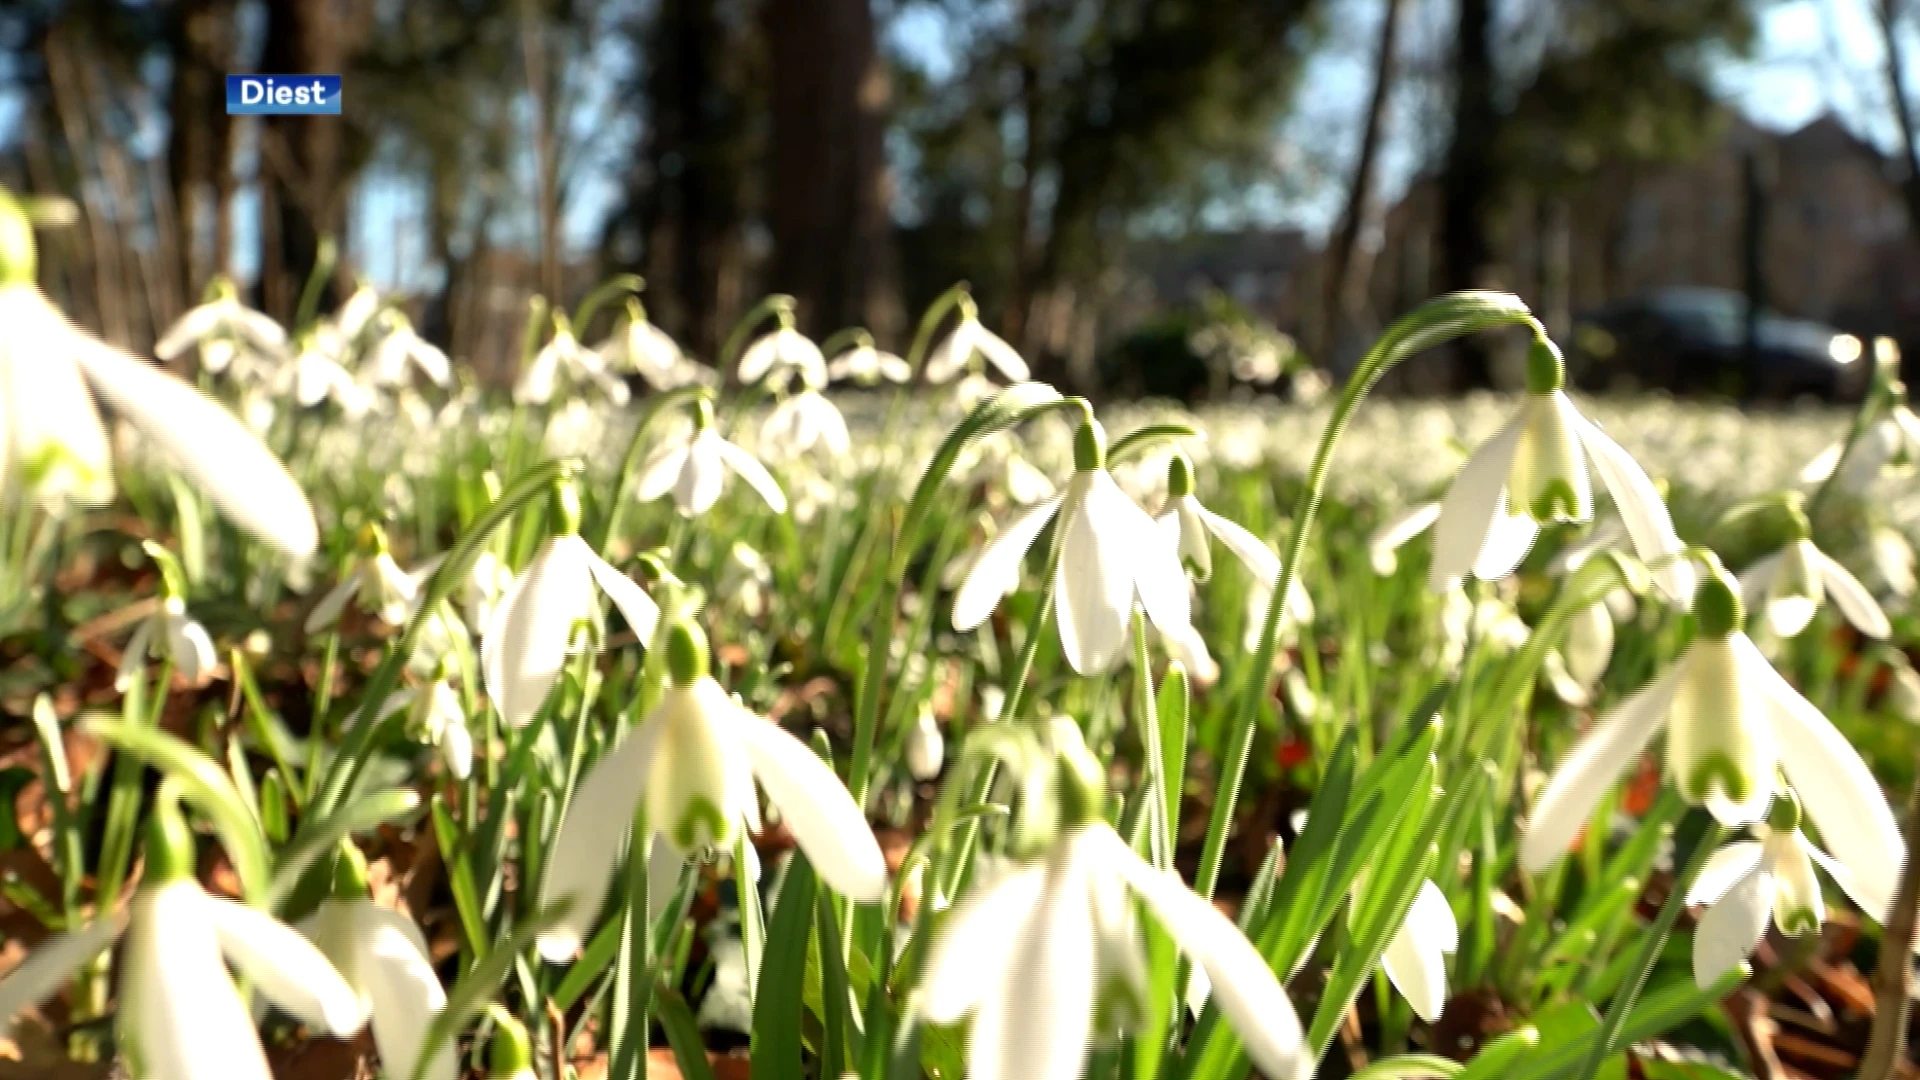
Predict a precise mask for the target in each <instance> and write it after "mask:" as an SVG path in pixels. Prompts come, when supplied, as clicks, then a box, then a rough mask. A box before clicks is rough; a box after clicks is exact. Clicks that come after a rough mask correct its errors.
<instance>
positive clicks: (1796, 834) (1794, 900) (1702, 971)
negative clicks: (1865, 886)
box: [1687, 789, 1883, 988]
mask: <svg viewBox="0 0 1920 1080" xmlns="http://www.w3.org/2000/svg"><path fill="white" fill-rule="evenodd" d="M1767 817H1768V820H1767V821H1766V822H1765V823H1756V824H1754V825H1753V826H1752V829H1753V833H1754V835H1755V836H1756V837H1758V839H1756V840H1742V841H1737V842H1735V843H1731V844H1728V845H1727V846H1725V847H1723V848H1721V849H1720V850H1718V851H1716V852H1714V853H1713V854H1712V855H1710V856H1708V857H1707V863H1706V865H1705V866H1703V867H1701V869H1700V876H1699V877H1697V878H1695V879H1694V882H1693V887H1692V888H1690V889H1688V890H1687V903H1689V904H1692V905H1694V906H1696V907H1698V906H1704V907H1706V909H1707V910H1706V912H1705V913H1704V914H1702V915H1701V916H1700V925H1699V928H1698V929H1696V930H1695V931H1694V933H1693V980H1694V982H1695V983H1697V984H1698V985H1699V986H1700V987H1702V988H1705V987H1709V986H1712V985H1713V984H1714V983H1715V982H1717V981H1718V980H1719V979H1720V977H1721V976H1723V975H1725V974H1726V973H1727V972H1729V971H1732V970H1733V969H1735V968H1737V967H1739V966H1740V965H1741V963H1742V962H1744V961H1745V960H1746V959H1747V958H1748V957H1750V956H1752V955H1753V950H1754V949H1755V948H1757V947H1758V946H1759V944H1760V938H1761V936H1762V935H1764V934H1765V933H1766V932H1767V920H1768V918H1769V917H1771V918H1772V920H1773V924H1774V925H1775V926H1777V927H1779V929H1780V932H1781V933H1782V934H1785V935H1786V936H1788V937H1800V936H1801V935H1803V934H1811V933H1815V932H1817V931H1818V930H1819V929H1820V924H1821V923H1823V922H1825V921H1826V917H1827V916H1826V903H1825V901H1824V900H1823V899H1822V898H1821V895H1820V882H1819V880H1818V879H1817V878H1815V877H1814V874H1813V868H1814V866H1815V865H1816V864H1817V865H1819V866H1820V868H1821V869H1823V870H1825V871H1826V872H1827V875H1828V876H1829V877H1831V878H1833V880H1834V883H1835V884H1836V885H1839V886H1840V889H1841V891H1843V892H1845V893H1846V894H1847V895H1848V897H1850V898H1851V899H1852V900H1853V902H1854V903H1856V904H1859V905H1860V907H1861V909H1862V910H1863V911H1865V912H1866V913H1867V914H1868V915H1869V916H1870V917H1873V918H1875V919H1876V920H1877V919H1879V918H1880V917H1881V916H1882V914H1883V910H1882V909H1876V908H1873V907H1870V906H1868V905H1869V902H1870V901H1871V897H1868V898H1863V897H1862V896H1861V895H1860V894H1859V893H1858V892H1856V891H1855V890H1856V887H1855V885H1854V882H1853V875H1852V874H1851V873H1850V872H1849V871H1848V869H1847V868H1846V867H1845V866H1842V865H1840V864H1839V863H1837V862H1835V861H1834V859H1833V857H1832V856H1830V855H1828V854H1827V853H1826V852H1824V851H1821V850H1820V849H1819V848H1817V847H1814V846H1813V844H1811V843H1809V842H1808V840H1807V838H1806V836H1805V835H1804V834H1802V833H1801V831H1800V807H1799V804H1798V802H1797V801H1796V800H1795V799H1794V797H1793V792H1792V791H1791V790H1788V789H1782V790H1781V792H1780V797H1779V798H1777V799H1775V800H1774V803H1773V808H1772V809H1771V810H1770V811H1769V813H1768V815H1767Z"/></svg>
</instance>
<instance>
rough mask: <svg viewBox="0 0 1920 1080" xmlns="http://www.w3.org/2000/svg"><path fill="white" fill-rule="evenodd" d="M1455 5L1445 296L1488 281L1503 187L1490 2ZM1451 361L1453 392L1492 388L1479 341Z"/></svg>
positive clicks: (1443, 193)
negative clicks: (1457, 16)
mask: <svg viewBox="0 0 1920 1080" xmlns="http://www.w3.org/2000/svg"><path fill="white" fill-rule="evenodd" d="M1459 3H1460V19H1459V24H1458V26H1457V27H1456V29H1455V33H1454V52H1453V133H1452V136H1451V138H1450V141H1449V142H1448V145H1447V155H1446V162H1445V165H1444V166H1443V168H1442V171H1441V174H1440V287H1441V289H1442V290H1445V291H1452V290H1456V289H1476V288H1482V287H1484V286H1485V285H1486V284H1487V282H1486V273H1487V268H1488V263H1489V262H1490V261H1491V260H1492V249H1493V245H1492V242H1491V241H1490V239H1489V237H1488V229H1489V227H1490V224H1491V222H1490V220H1489V219H1490V218H1491V216H1492V213H1493V209H1494V207H1495V206H1496V205H1497V200H1498V189H1499V186H1500V184H1499V181H1500V177H1499V169H1498V166H1497V163H1496V161H1495V157H1494V154H1495V149H1494V142H1495V139H1496V137H1497V136H1498V134H1499V126H1500V118H1499V113H1498V112H1497V111H1496V109H1495V105H1494V98H1493V92H1494V85H1493V84H1494V78H1493V76H1494V71H1493V30H1494V28H1493V0H1459ZM1454 357H1455V360H1454V363H1455V370H1454V380H1453V388H1454V389H1456V390H1464V389H1467V388H1469V387H1475V386H1487V385H1490V384H1491V383H1492V381H1493V367H1492V362H1491V358H1490V357H1489V355H1488V353H1487V351H1486V348H1485V346H1484V345H1483V344H1482V343H1481V341H1480V340H1479V339H1478V338H1468V339H1466V340H1465V341H1462V342H1460V343H1459V344H1458V345H1456V346H1455V348H1454Z"/></svg>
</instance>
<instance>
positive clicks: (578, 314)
mask: <svg viewBox="0 0 1920 1080" xmlns="http://www.w3.org/2000/svg"><path fill="white" fill-rule="evenodd" d="M646 285H647V283H646V279H644V278H642V277H641V276H640V275H639V274H615V275H613V276H612V277H610V278H608V279H607V280H605V281H603V282H601V283H600V284H598V285H596V286H594V289H593V291H592V292H590V293H588V294H587V295H586V298H585V299H583V300H581V301H580V306H579V307H577V308H574V309H573V332H574V333H575V334H577V335H579V336H580V338H581V340H583V341H584V340H585V339H586V336H587V328H588V325H589V324H591V323H592V322H593V317H594V316H595V315H598V314H600V309H601V308H603V307H606V306H607V305H608V304H609V303H611V302H612V301H613V300H614V299H615V298H616V297H619V296H621V295H625V294H633V295H638V294H639V292H640V290H641V289H644V288H646Z"/></svg>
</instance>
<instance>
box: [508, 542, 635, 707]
mask: <svg viewBox="0 0 1920 1080" xmlns="http://www.w3.org/2000/svg"><path fill="white" fill-rule="evenodd" d="M577 523H578V519H577V518H575V519H574V522H573V523H572V525H573V528H577V527H578V525H577ZM562 528H563V529H565V530H567V531H563V532H562V533H561V534H560V535H558V536H554V537H552V538H550V539H548V540H547V542H546V543H545V544H542V545H541V546H540V550H539V551H537V552H535V553H534V556H533V560H532V561H531V562H529V563H527V568H526V569H525V570H523V571H521V573H520V577H519V578H518V579H517V580H515V581H514V583H513V588H512V589H510V590H509V591H508V592H507V595H506V596H505V597H504V598H503V599H502V600H501V601H500V604H499V606H498V607H496V608H495V609H494V611H493V618H492V620H491V621H489V622H488V623H487V625H486V629H485V633H483V634H482V635H481V638H480V672H481V675H482V677H483V678H484V680H485V682H486V687H487V696H488V697H490V698H492V699H493V704H494V707H495V708H497V709H499V710H500V717H501V719H502V720H504V721H506V722H507V724H509V725H511V726H513V727H522V726H524V725H525V724H526V723H527V722H528V721H529V720H532V719H533V716H534V714H535V713H537V712H539V711H540V705H541V703H542V702H544V701H546V700H547V694H548V693H549V692H551V691H552V690H553V685H554V684H555V683H556V682H559V681H560V669H561V667H562V666H563V665H564V664H565V663H566V659H567V656H568V655H569V654H570V653H571V652H573V651H574V650H575V649H576V648H577V642H578V638H577V637H576V636H575V633H574V628H575V626H576V625H578V624H580V623H582V622H587V621H591V620H592V619H594V618H595V617H596V616H597V614H598V608H597V607H596V606H595V604H594V587H595V586H596V585H597V586H599V589H600V591H601V592H604V593H606V594H607V598H608V599H610V600H612V601H613V606H614V607H616V608H619V609H620V614H621V615H622V616H624V617H625V618H626V620H627V624H628V625H629V626H631V627H632V628H633V632H634V634H635V635H637V636H638V637H639V639H640V641H641V642H642V643H643V644H645V643H647V642H651V641H652V640H653V631H654V627H655V625H656V624H657V623H658V622H659V621H660V606H659V605H658V604H655V603H654V602H653V598H652V597H650V596H648V595H647V594H646V592H645V591H644V590H642V589H641V588H640V586H639V585H637V584H635V583H634V581H633V579H632V578H630V577H628V576H627V575H625V574H623V573H621V572H620V571H619V570H616V569H614V568H613V567H612V566H611V565H609V564H608V563H607V561H606V560H605V559H602V558H601V557H600V556H599V555H597V554H595V553H594V551H593V549H592V548H590V547H588V546H587V542H586V541H585V540H582V539H580V536H579V534H578V533H577V532H575V531H572V529H569V528H568V524H567V523H564V522H563V524H562Z"/></svg>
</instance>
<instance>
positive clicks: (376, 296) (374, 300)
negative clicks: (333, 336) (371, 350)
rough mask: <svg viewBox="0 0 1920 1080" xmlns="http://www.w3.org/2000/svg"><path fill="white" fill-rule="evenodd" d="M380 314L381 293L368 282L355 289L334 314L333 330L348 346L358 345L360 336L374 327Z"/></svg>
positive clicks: (361, 283)
mask: <svg viewBox="0 0 1920 1080" xmlns="http://www.w3.org/2000/svg"><path fill="white" fill-rule="evenodd" d="M378 314H380V293H379V292H378V291H377V290H375V289H374V287H373V286H371V285H369V284H367V283H366V282H364V281H363V282H360V283H359V284H358V285H356V286H355V287H354V290H353V295H351V296H349V297H347V302H346V303H344V304H341V305H340V309H339V310H338V311H335V312H334V313H333V320H332V321H333V328H334V330H335V331H337V332H338V333H339V335H340V340H341V341H343V342H346V343H347V344H348V345H354V344H358V343H359V341H360V335H361V333H362V332H364V331H365V330H366V329H367V327H369V326H371V325H373V319H374V316H376V315H378Z"/></svg>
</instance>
